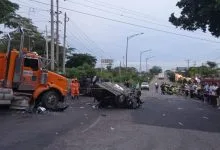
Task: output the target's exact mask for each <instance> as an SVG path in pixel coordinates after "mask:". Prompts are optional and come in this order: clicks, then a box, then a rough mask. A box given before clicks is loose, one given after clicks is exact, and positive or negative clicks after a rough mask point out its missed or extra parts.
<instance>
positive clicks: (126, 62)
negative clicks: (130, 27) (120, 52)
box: [125, 37, 129, 70]
mask: <svg viewBox="0 0 220 150" xmlns="http://www.w3.org/2000/svg"><path fill="white" fill-rule="evenodd" d="M128 40H129V37H127V44H126V53H125V68H126V70H127V67H128Z"/></svg>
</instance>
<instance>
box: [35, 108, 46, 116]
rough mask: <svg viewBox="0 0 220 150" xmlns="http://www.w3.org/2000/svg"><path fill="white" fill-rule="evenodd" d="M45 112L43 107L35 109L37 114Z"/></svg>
mask: <svg viewBox="0 0 220 150" xmlns="http://www.w3.org/2000/svg"><path fill="white" fill-rule="evenodd" d="M45 111H46V108H44V107H41V106H39V107H38V108H37V113H39V114H41V113H44V112H45Z"/></svg>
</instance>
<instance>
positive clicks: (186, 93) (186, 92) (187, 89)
mask: <svg viewBox="0 0 220 150" xmlns="http://www.w3.org/2000/svg"><path fill="white" fill-rule="evenodd" d="M185 95H186V97H188V96H189V85H188V84H185Z"/></svg>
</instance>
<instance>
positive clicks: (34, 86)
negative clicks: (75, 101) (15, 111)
mask: <svg viewBox="0 0 220 150" xmlns="http://www.w3.org/2000/svg"><path fill="white" fill-rule="evenodd" d="M43 66H44V64H43V58H42V57H41V56H39V55H38V54H37V53H36V52H29V51H27V50H24V49H23V48H21V47H20V50H19V51H17V50H8V51H7V52H6V53H1V54H0V83H1V84H0V95H2V96H0V104H12V105H13V102H14V103H15V106H18V105H19V104H18V103H19V100H24V99H26V100H27V101H28V103H29V104H39V103H41V104H42V105H43V106H44V107H46V108H48V109H56V107H57V104H58V102H59V101H62V100H64V97H65V96H66V95H67V90H68V81H67V78H65V77H63V76H61V75H59V74H57V73H54V72H51V71H48V70H46V69H45V68H44V67H43ZM9 93H10V94H9ZM7 94H8V96H7ZM9 95H10V96H9ZM16 102H18V103H16Z"/></svg>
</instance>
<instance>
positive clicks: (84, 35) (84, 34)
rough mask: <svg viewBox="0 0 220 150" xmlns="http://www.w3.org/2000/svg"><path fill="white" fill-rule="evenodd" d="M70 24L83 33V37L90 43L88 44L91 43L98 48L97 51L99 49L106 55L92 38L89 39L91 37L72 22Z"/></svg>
mask: <svg viewBox="0 0 220 150" xmlns="http://www.w3.org/2000/svg"><path fill="white" fill-rule="evenodd" d="M70 22H71V23H72V24H73V25H74V26H75V27H76V28H77V29H78V30H79V31H81V32H82V35H83V37H84V39H85V40H86V41H87V42H88V44H89V43H90V44H94V45H95V47H97V49H99V50H100V51H101V52H102V53H105V51H104V50H103V49H101V48H100V47H99V46H98V44H97V43H96V42H95V41H93V40H92V39H91V38H89V36H88V35H86V33H85V32H83V31H82V30H81V29H80V28H79V27H78V26H77V25H76V24H75V23H73V22H72V21H71V20H70ZM110 57H111V56H110Z"/></svg>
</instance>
